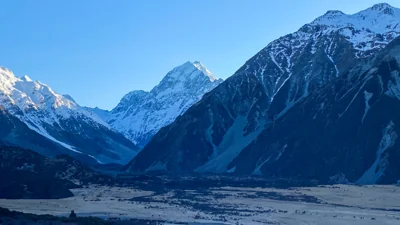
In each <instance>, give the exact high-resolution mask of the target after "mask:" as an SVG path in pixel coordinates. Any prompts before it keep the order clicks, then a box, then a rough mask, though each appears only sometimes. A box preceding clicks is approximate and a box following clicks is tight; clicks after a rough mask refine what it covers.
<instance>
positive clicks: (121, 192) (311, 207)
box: [0, 177, 400, 225]
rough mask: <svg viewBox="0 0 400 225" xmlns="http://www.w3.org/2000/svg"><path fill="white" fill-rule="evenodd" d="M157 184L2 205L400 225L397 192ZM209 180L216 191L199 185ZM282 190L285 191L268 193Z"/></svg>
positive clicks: (58, 211)
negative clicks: (176, 186) (207, 184)
mask: <svg viewBox="0 0 400 225" xmlns="http://www.w3.org/2000/svg"><path fill="white" fill-rule="evenodd" d="M158 179H161V180H163V181H164V182H162V183H160V182H157V181H156V180H158ZM158 179H155V180H152V181H150V180H149V181H147V182H143V183H141V184H140V185H126V186H120V187H118V186H114V187H111V186H103V185H89V186H83V187H82V188H77V189H71V191H72V192H73V193H74V197H69V198H64V199H52V200H41V199H35V200H34V199H30V200H24V199H15V200H5V199H0V206H1V207H5V208H8V209H10V210H15V211H20V212H24V213H33V214H39V215H40V214H50V215H54V216H61V217H67V216H68V215H69V213H70V212H71V210H74V211H75V212H76V213H77V215H78V217H86V216H95V217H99V218H103V219H113V220H115V219H116V218H118V219H117V221H124V220H129V219H135V220H141V221H150V222H157V224H199V225H200V224H218V225H219V224H221V225H222V224H246V225H247V224H254V225H258V224H276V225H278V224H281V225H283V224H286V225H292V224H293V225H297V224H304V225H311V224H313V225H319V224H321V225H322V224H323V225H331V224H332V225H335V224H349V225H350V224H351V225H353V224H354V225H361V224H362V225H365V224H371V225H374V224H377V225H378V224H379V225H383V224H398V223H399V221H400V205H399V204H398V202H399V201H400V195H399V194H398V193H399V192H400V187H398V186H379V185H372V186H352V185H329V186H316V185H313V186H308V187H296V186H295V187H284V186H286V185H288V186H291V185H296V184H294V183H290V182H288V181H278V182H277V181H271V180H270V181H268V180H261V179H259V178H254V181H255V182H254V184H252V185H251V184H250V183H247V184H248V186H244V185H246V182H250V180H251V179H248V178H246V179H245V178H243V179H245V180H247V181H245V182H243V183H242V182H238V180H237V178H228V177H221V180H223V181H224V183H220V184H218V182H216V181H218V180H219V179H220V178H218V177H207V178H205V177H203V178H200V179H199V180H198V179H197V178H195V177H186V178H185V179H183V180H186V184H187V185H186V186H185V185H182V186H179V187H180V188H175V187H174V186H173V185H171V184H172V183H173V182H174V179H173V178H171V179H170V178H166V177H159V178H158ZM206 180H209V181H210V182H209V183H210V186H209V187H207V188H204V186H203V185H198V182H199V181H200V183H204V184H205V183H207V182H205V181H206ZM226 180H231V183H230V182H225V181H226ZM158 181H159V180H158ZM276 182H277V183H276ZM239 183H242V184H241V185H239ZM279 183H280V184H281V185H279ZM277 184H278V186H280V188H274V187H268V186H275V185H277ZM283 184H286V185H283ZM188 185H191V187H189V186H188ZM229 185H232V186H229ZM298 185H300V184H298ZM0 218H1V217H0ZM143 224H146V223H143Z"/></svg>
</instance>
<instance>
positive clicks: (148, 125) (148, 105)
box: [93, 61, 222, 146]
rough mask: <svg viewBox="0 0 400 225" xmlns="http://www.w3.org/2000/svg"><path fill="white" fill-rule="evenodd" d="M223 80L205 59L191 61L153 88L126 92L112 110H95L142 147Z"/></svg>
mask: <svg viewBox="0 0 400 225" xmlns="http://www.w3.org/2000/svg"><path fill="white" fill-rule="evenodd" d="M221 82H222V79H218V78H216V77H215V76H214V75H213V74H212V73H211V72H210V71H209V70H208V69H207V68H206V67H205V66H204V65H203V64H202V63H201V62H199V61H194V62H192V61H188V62H186V63H184V64H182V65H180V66H177V67H175V68H174V69H172V70H171V71H170V72H168V73H167V75H165V77H164V78H163V79H162V80H161V82H160V83H159V84H158V85H157V86H155V87H154V88H153V89H152V90H151V91H132V92H130V93H128V94H126V95H125V96H124V97H123V98H122V99H121V101H120V103H119V104H118V105H117V106H116V107H115V108H114V109H113V110H111V112H105V111H101V110H95V109H94V110H93V111H94V112H95V113H97V114H98V115H99V116H100V117H102V118H103V119H105V120H106V121H107V122H108V123H109V124H110V125H111V126H112V127H113V128H114V129H116V130H118V131H120V132H121V133H123V134H124V135H125V136H126V137H127V138H129V139H130V140H132V141H133V142H134V143H136V144H138V145H139V146H144V145H145V144H146V143H147V142H148V141H149V140H150V138H151V137H152V136H153V135H154V134H155V133H156V132H158V130H159V129H160V128H162V127H164V126H166V125H168V124H170V123H171V122H173V121H174V120H175V119H176V117H178V116H179V115H181V114H183V113H184V112H185V111H186V110H187V109H188V108H189V107H191V106H192V105H193V104H195V103H196V102H198V101H199V100H200V99H201V98H202V96H203V95H204V94H205V93H207V92H209V91H210V90H212V89H213V88H215V87H216V86H217V85H219V84H220V83H221Z"/></svg>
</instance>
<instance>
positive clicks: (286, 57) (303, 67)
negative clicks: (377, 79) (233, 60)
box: [127, 4, 400, 181]
mask: <svg viewBox="0 0 400 225" xmlns="http://www.w3.org/2000/svg"><path fill="white" fill-rule="evenodd" d="M399 35H400V10H399V9H396V8H394V7H391V6H390V5H388V4H377V5H374V6H373V7H371V8H369V9H366V10H364V11H361V12H359V13H357V14H354V15H346V14H344V13H342V12H340V11H329V12H327V13H326V14H325V15H323V16H321V17H319V18H317V19H316V20H315V21H313V22H312V23H310V24H307V25H305V26H303V27H302V28H300V30H298V31H297V32H295V33H293V34H289V35H286V36H284V37H282V38H279V39H278V40H275V41H273V42H271V43H270V44H269V45H268V46H267V47H266V48H265V49H263V50H261V51H260V52H259V53H257V54H256V55H255V56H254V57H253V58H251V59H250V60H249V61H247V62H246V63H245V65H243V67H241V68H240V69H239V70H238V71H237V72H236V73H235V74H234V75H233V76H232V77H231V78H229V79H227V80H226V81H225V82H223V83H222V84H221V85H219V86H218V87H217V88H216V89H214V90H213V91H211V92H210V93H208V94H207V95H205V97H204V98H203V99H202V100H201V101H200V102H199V103H197V104H195V105H194V106H193V107H192V108H190V109H189V110H188V111H187V112H186V113H185V114H183V115H182V116H181V117H178V119H177V120H176V121H175V122H174V123H172V124H171V125H170V126H167V127H165V128H163V129H161V130H160V132H158V133H157V134H156V135H155V136H154V138H153V139H152V141H151V142H150V143H149V144H148V145H147V146H146V147H145V148H144V149H143V151H142V152H141V153H139V154H138V156H137V157H136V158H135V159H134V160H133V161H132V162H131V163H130V164H129V165H128V166H127V170H128V171H132V172H146V171H147V172H149V171H153V170H161V171H169V172H173V173H176V172H217V173H238V174H252V173H256V174H257V173H258V174H267V171H268V170H267V169H261V168H264V167H263V165H262V163H263V162H264V161H266V160H267V159H268V157H267V156H265V155H263V154H264V153H260V152H264V151H267V150H265V148H264V147H265V146H267V145H268V144H269V143H266V142H262V141H263V140H265V141H267V140H270V139H269V138H267V137H269V134H270V132H276V133H274V134H275V136H274V137H275V138H278V137H284V136H285V135H286V134H289V133H291V132H294V131H293V130H295V129H296V127H292V126H296V124H299V123H301V124H302V126H303V127H304V128H303V130H302V131H303V132H306V134H307V133H313V134H314V135H315V137H313V138H311V136H308V138H307V139H305V140H304V142H307V143H309V144H310V145H312V143H316V142H315V140H317V139H319V138H320V137H319V136H318V135H320V134H321V133H323V132H324V131H325V129H328V128H331V129H339V127H337V128H336V127H334V126H333V125H332V124H328V127H323V126H317V127H315V128H314V129H313V130H312V131H309V130H308V129H306V128H307V127H308V124H307V123H302V122H303V121H297V120H296V118H295V117H293V118H291V119H292V120H291V122H292V123H291V124H290V123H285V127H284V128H280V129H278V128H274V127H276V126H275V124H276V123H277V122H278V121H286V120H289V119H288V118H289V117H290V115H292V114H288V112H291V111H294V109H293V108H294V107H295V108H296V109H298V108H300V109H301V110H303V111H306V112H307V115H308V116H309V115H315V114H316V113H317V112H319V111H318V110H319V109H320V108H321V107H322V106H321V104H320V102H314V103H309V105H307V106H304V105H303V104H304V102H306V101H310V100H308V99H310V98H311V96H315V93H319V92H320V91H321V90H330V88H334V87H333V86H330V87H327V85H332V83H334V82H339V81H340V80H343V79H344V80H346V79H349V80H350V81H351V82H355V83H354V84H350V83H346V86H345V87H346V88H348V89H349V90H347V89H344V90H345V91H348V92H349V93H351V90H353V89H351V87H352V85H359V84H360V83H361V84H363V83H362V82H360V81H356V80H355V77H357V73H359V74H358V75H359V76H361V75H362V72H363V71H364V70H367V69H370V68H371V67H372V65H375V64H374V63H376V64H379V62H378V61H376V62H374V63H371V62H366V60H371V59H369V58H371V57H374V56H375V55H376V54H379V53H380V52H381V51H382V49H384V48H385V47H386V46H387V45H388V43H389V42H391V41H393V40H394V39H395V38H396V37H398V36H399ZM392 48H394V47H392ZM354 65H360V67H362V68H363V70H361V69H360V70H359V71H355V70H354V69H353V70H352V72H351V74H352V75H351V76H350V75H349V73H350V72H348V71H349V70H350V69H352V68H353V66H354ZM386 76H388V75H386ZM348 77H352V78H348ZM357 82H358V83H357ZM387 82H388V80H387V81H386V83H384V84H386V85H387V84H388V83H387ZM391 82H392V83H393V84H394V81H391ZM354 90H357V89H354ZM357 91H358V90H357ZM363 91H364V90H363ZM367 92H368V93H372V92H371V91H367ZM349 93H348V94H349ZM356 93H358V92H356ZM368 93H366V94H365V96H367V97H365V98H369V97H368V96H370V94H368ZM325 94H328V93H325ZM320 95H322V93H320ZM349 96H350V95H349ZM374 96H375V97H376V96H377V95H376V94H375V95H374ZM371 98H374V97H371ZM333 99H334V98H333ZM350 100H351V99H350ZM363 102H365V99H364V100H363ZM328 103H329V104H334V102H327V103H325V105H328ZM393 103H395V101H394V102H393ZM314 104H315V105H314ZM342 104H343V103H342ZM385 104H390V103H388V102H387V103H385ZM304 107H307V108H304ZM369 107H370V106H369ZM386 107H388V105H386ZM326 110H327V112H326V113H327V114H334V113H337V112H336V111H340V110H338V109H333V108H327V109H326ZM364 110H365V109H364V106H363V107H362V109H359V111H363V112H364ZM367 115H369V114H367ZM300 118H301V117H300ZM301 119H305V118H301ZM301 119H299V120H301ZM346 122H348V121H346ZM357 122H358V120H357ZM388 124H389V123H388ZM388 124H385V127H386V126H388ZM349 126H350V125H349ZM354 126H356V125H354ZM375 126H376V127H375ZM342 128H343V129H344V125H343V127H342ZM275 129H276V130H275ZM318 129H321V130H318ZM382 129H383V128H382V127H381V125H377V124H372V125H371V127H369V128H368V129H367V130H365V132H371V133H372V130H379V132H380V133H381V135H384V134H385V133H382V132H383V131H382ZM388 129H389V130H390V129H391V128H390V126H389V128H388ZM335 132H340V131H339V130H335ZM388 132H390V131H388ZM260 134H261V135H262V136H259V135H260ZM296 135H300V136H299V137H302V136H301V135H302V134H301V133H296ZM330 135H332V133H331V134H329V135H328V134H327V136H325V138H326V139H328V138H332V139H333V138H334V136H330ZM299 137H296V136H293V137H292V138H293V139H296V138H299ZM375 138H376V137H375ZM378 139H379V138H378ZM277 140H280V139H277ZM256 143H262V144H259V145H257V144H256ZM255 146H257V147H255ZM273 146H275V145H273ZM277 146H280V145H277ZM282 146H285V144H283V145H282ZM282 146H281V147H282ZM340 146H342V147H343V148H344V149H346V148H347V149H350V144H349V143H346V142H341V143H340ZM372 146H374V145H372V144H371V149H373V147H372ZM309 147H313V150H309V151H321V152H322V150H321V149H320V146H318V145H317V146H309ZM277 148H278V147H277ZM243 149H245V150H244V151H243ZM262 149H263V150H262ZM281 149H282V148H281ZM282 151H283V150H282ZM343 151H344V150H343ZM348 151H350V150H348ZM360 151H361V150H360ZM369 151H370V152H371V151H373V150H369ZM370 152H369V153H367V152H353V153H351V155H353V156H359V157H367V156H366V155H359V154H364V153H365V154H370ZM276 154H277V155H276V156H275V157H277V158H279V157H278V156H279V151H278V153H276ZM321 154H322V153H321ZM335 154H336V153H332V154H331V157H335ZM349 154H350V153H349ZM266 155H268V154H266ZM305 155H307V154H305ZM261 156H262V157H261ZM308 156H310V157H311V159H312V155H308ZM260 157H261V158H260ZM338 157H339V154H338ZM368 157H369V160H365V161H363V160H361V161H362V162H359V163H361V164H363V167H362V166H360V168H359V169H360V170H359V171H362V169H365V168H366V165H368V163H370V162H371V160H372V158H373V156H371V155H369V156H368ZM263 159H264V161H262V160H263ZM311 159H310V160H311ZM258 160H260V161H258ZM316 160H321V159H319V158H318V159H316ZM297 162H298V163H299V165H302V162H301V161H300V160H299V161H297ZM308 163H310V165H311V166H310V167H312V168H314V169H316V168H317V167H313V164H311V162H308ZM274 165H275V166H276V168H277V169H276V170H278V169H279V168H280V167H279V165H280V164H279V163H278V164H274ZM289 165H290V164H288V165H287V168H288V170H289V168H291V167H290V166H289ZM335 165H337V164H335ZM337 166H339V165H337ZM258 167H260V168H258ZM265 168H266V165H265ZM282 168H283V167H282ZM293 171H297V170H296V169H293ZM311 174H312V173H311ZM355 174H357V175H359V174H358V173H354V174H353V177H351V178H352V179H350V180H352V181H354V179H355V177H356V175H355ZM275 175H285V174H284V173H275ZM303 175H305V174H303ZM314 175H315V176H316V174H314ZM325 175H327V174H325ZM332 176H333V175H332ZM316 177H318V178H321V176H316ZM324 177H325V176H324ZM375 181H378V180H375Z"/></svg>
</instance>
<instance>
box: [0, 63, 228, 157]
mask: <svg viewBox="0 0 400 225" xmlns="http://www.w3.org/2000/svg"><path fill="white" fill-rule="evenodd" d="M221 82H222V80H221V79H217V78H215V77H214V76H213V75H212V73H211V72H210V71H209V70H208V69H207V68H206V67H205V66H204V65H203V64H201V63H200V62H197V61H196V62H187V63H185V64H183V65H181V66H179V67H176V68H174V69H173V70H172V71H171V72H169V73H168V74H167V75H166V76H165V77H164V79H163V80H162V81H161V82H160V84H159V85H157V86H156V87H154V88H153V89H152V90H151V91H150V92H146V91H133V92H131V93H129V94H127V95H126V96H124V97H123V98H122V100H121V102H120V103H119V104H118V106H117V107H116V108H115V109H113V110H111V111H106V110H101V109H98V108H94V109H93V108H88V107H81V106H80V105H78V104H77V103H76V102H75V100H74V99H73V98H72V97H71V96H69V95H61V94H58V93H56V92H55V91H53V90H52V89H51V88H50V87H49V86H48V85H45V84H43V83H41V82H39V81H33V80H31V79H30V78H29V77H28V76H23V77H21V78H19V77H16V76H15V75H14V74H13V73H12V71H10V70H8V69H6V68H0V112H1V115H0V121H1V123H2V130H1V131H0V144H2V145H8V146H10V145H11V146H16V147H21V148H29V149H33V150H35V151H36V152H39V153H41V154H43V155H45V156H48V157H54V156H56V155H61V154H67V155H70V156H73V157H75V158H76V159H79V160H81V161H83V162H85V163H87V164H90V165H94V164H99V163H100V164H110V163H117V164H126V163H128V162H129V161H130V160H131V159H132V158H133V157H134V156H135V155H136V154H137V153H138V152H139V151H140V148H139V147H138V146H140V147H142V146H144V145H145V144H146V143H147V142H148V141H149V140H150V139H151V137H152V136H153V135H154V134H155V133H156V132H157V131H158V130H159V129H160V128H161V127H163V126H166V125H168V124H169V123H171V122H173V121H174V120H175V118H176V117H177V116H179V115H181V114H182V113H184V112H185V111H186V110H187V109H188V108H189V107H190V106H191V105H193V104H194V103H196V102H197V101H198V100H200V98H201V97H202V96H203V95H204V93H206V92H207V91H210V90H211V89H213V88H214V87H216V86H217V85H218V84H220V83H221Z"/></svg>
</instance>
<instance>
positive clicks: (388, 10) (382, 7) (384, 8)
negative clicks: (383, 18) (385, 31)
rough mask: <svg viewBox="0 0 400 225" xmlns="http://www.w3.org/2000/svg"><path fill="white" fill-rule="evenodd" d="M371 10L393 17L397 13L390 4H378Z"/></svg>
mask: <svg viewBox="0 0 400 225" xmlns="http://www.w3.org/2000/svg"><path fill="white" fill-rule="evenodd" d="M370 10H375V11H379V12H382V13H383V14H389V15H393V14H394V13H395V10H396V8H394V7H393V6H391V5H389V4H388V3H378V4H375V5H374V6H372V7H371V8H370Z"/></svg>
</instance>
